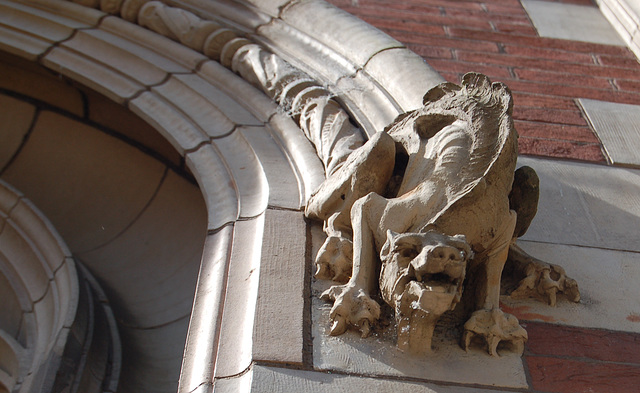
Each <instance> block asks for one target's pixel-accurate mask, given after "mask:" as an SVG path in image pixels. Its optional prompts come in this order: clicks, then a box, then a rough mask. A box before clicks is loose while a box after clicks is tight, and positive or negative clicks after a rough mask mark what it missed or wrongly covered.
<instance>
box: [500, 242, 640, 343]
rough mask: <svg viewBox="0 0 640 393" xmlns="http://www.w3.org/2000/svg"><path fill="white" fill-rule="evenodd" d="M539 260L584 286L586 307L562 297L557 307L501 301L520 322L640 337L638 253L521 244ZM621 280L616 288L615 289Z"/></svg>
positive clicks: (534, 302)
mask: <svg viewBox="0 0 640 393" xmlns="http://www.w3.org/2000/svg"><path fill="white" fill-rule="evenodd" d="M518 243H519V244H521V246H522V248H524V249H525V250H526V251H528V252H531V253H532V254H535V255H536V256H538V257H539V258H541V259H543V260H545V261H549V262H551V263H555V264H558V265H562V266H563V267H564V268H565V269H566V270H567V271H568V272H571V275H572V276H573V278H575V279H576V280H577V281H578V282H579V283H580V295H581V301H580V303H573V302H569V301H567V300H566V299H564V298H563V297H561V296H558V303H557V305H556V307H548V306H546V305H545V304H544V303H541V302H536V301H532V300H515V299H511V298H509V297H506V296H502V297H501V303H502V304H503V307H502V308H503V309H504V310H505V311H506V312H509V313H512V314H513V315H515V316H516V317H518V318H519V319H520V320H534V321H542V322H550V323H558V324H564V325H570V326H581V327H590V328H600V329H610V330H618V331H626V332H636V333H640V324H639V323H638V322H636V318H634V315H638V314H640V309H639V308H638V303H637V301H636V299H638V298H639V297H640V288H638V285H637V277H640V266H639V264H638V253H637V252H625V251H616V250H610V249H600V248H594V247H581V246H575V245H561V244H549V243H539V242H527V241H522V240H519V241H518ZM613 282H615V283H616V285H611V283H613Z"/></svg>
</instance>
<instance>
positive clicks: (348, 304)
mask: <svg viewBox="0 0 640 393" xmlns="http://www.w3.org/2000/svg"><path fill="white" fill-rule="evenodd" d="M320 298H321V299H323V300H333V301H334V304H333V307H332V308H331V313H330V314H329V316H330V317H331V319H332V321H333V323H332V325H331V330H330V333H329V334H331V335H332V336H339V335H341V334H343V333H344V332H345V331H347V329H348V328H349V327H353V328H356V329H357V330H359V331H360V333H361V335H362V337H363V338H364V337H368V336H369V334H371V325H372V324H373V323H375V321H377V320H378V319H379V318H380V305H379V304H378V303H377V302H376V301H375V300H373V299H371V298H370V297H369V295H368V294H366V293H365V291H364V290H363V289H360V288H358V287H356V286H354V285H350V284H346V285H334V286H332V287H331V288H329V289H328V290H326V291H325V292H324V293H322V295H321V296H320Z"/></svg>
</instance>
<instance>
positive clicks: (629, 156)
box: [578, 98, 640, 167]
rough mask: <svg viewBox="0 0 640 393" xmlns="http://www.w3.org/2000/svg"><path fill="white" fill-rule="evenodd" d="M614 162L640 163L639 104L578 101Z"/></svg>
mask: <svg viewBox="0 0 640 393" xmlns="http://www.w3.org/2000/svg"><path fill="white" fill-rule="evenodd" d="M578 102H579V103H580V105H581V106H582V108H583V109H584V112H585V114H586V115H587V118H588V119H589V122H591V125H592V126H593V129H594V131H595V132H596V134H597V135H598V137H599V138H600V140H601V141H602V145H603V147H604V150H605V151H606V152H607V155H608V156H609V159H610V160H611V162H612V163H613V164H614V165H621V166H635V167H638V166H640V105H629V104H617V103H614V102H604V101H596V100H587V99H584V98H580V99H579V100H578Z"/></svg>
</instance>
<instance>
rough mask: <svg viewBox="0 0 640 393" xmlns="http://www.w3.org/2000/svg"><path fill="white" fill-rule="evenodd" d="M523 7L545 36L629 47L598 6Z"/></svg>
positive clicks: (527, 3)
mask: <svg viewBox="0 0 640 393" xmlns="http://www.w3.org/2000/svg"><path fill="white" fill-rule="evenodd" d="M522 5H523V6H524V8H525V10H526V11H527V13H528V14H529V17H530V18H531V20H532V21H533V24H534V26H535V27H536V29H537V30H538V34H540V36H542V37H549V38H560V39H565V40H573V41H584V42H592V43H596V44H605V45H619V46H625V43H624V41H623V40H622V39H621V38H620V36H619V35H618V33H617V32H616V31H615V29H614V28H613V27H612V26H611V25H610V24H609V22H608V21H607V20H606V19H605V18H604V16H603V15H602V14H601V13H600V10H599V9H598V8H597V7H591V6H583V5H575V4H565V3H554V2H550V1H539V0H522Z"/></svg>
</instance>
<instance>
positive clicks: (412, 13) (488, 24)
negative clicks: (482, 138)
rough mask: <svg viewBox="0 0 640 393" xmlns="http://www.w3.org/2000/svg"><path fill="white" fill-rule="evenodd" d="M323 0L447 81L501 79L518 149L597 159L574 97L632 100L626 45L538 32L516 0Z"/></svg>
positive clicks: (638, 75)
mask: <svg viewBox="0 0 640 393" xmlns="http://www.w3.org/2000/svg"><path fill="white" fill-rule="evenodd" d="M330 2H332V3H333V4H335V5H337V6H339V7H341V8H343V9H344V10H346V11H348V12H351V13H353V14H354V15H356V16H358V17H360V18H362V19H363V20H365V21H366V22H368V23H370V24H372V25H374V26H376V27H378V28H380V29H381V30H383V31H385V32H386V33H388V34H389V35H391V36H392V37H394V38H396V39H397V40H399V41H400V42H403V43H404V44H405V45H407V47H408V48H409V49H411V50H412V51H414V52H416V53H417V54H419V55H420V56H422V57H423V58H425V59H426V60H427V62H428V63H429V64H430V65H431V66H432V67H434V68H435V69H436V70H437V71H438V72H440V74H441V75H442V76H443V77H444V78H445V79H447V80H449V81H452V82H459V81H460V77H461V76H462V75H463V74H464V73H466V72H469V71H477V72H482V73H484V74H486V75H488V76H489V77H490V78H491V79H492V80H494V81H502V82H505V83H506V84H507V85H508V86H509V87H510V89H511V90H512V91H513V93H514V103H515V113H514V117H515V119H516V120H519V121H516V126H517V127H518V130H519V132H520V134H521V136H522V137H521V138H520V143H519V145H520V153H521V154H532V155H541V156H551V157H563V158H569V159H576V160H586V161H595V162H600V163H605V158H604V155H603V154H602V152H601V149H602V147H601V146H600V144H599V142H598V139H597V138H596V137H595V135H593V132H591V131H590V129H589V128H588V127H587V122H586V120H585V119H584V116H583V114H582V113H581V111H580V109H579V107H578V106H577V105H576V103H575V100H576V99H578V98H590V99H596V100H603V101H611V102H619V103H626V104H637V105H640V63H638V61H637V60H636V58H635V56H634V55H633V54H632V53H631V52H630V51H629V50H628V49H627V48H624V47H619V46H613V45H603V44H594V43H588V42H578V41H570V40H560V39H553V38H543V37H539V36H538V35H537V33H536V30H535V28H534V26H533V25H532V23H531V21H530V20H529V17H528V16H527V14H526V12H525V10H524V8H523V7H522V5H521V4H520V2H519V1H518V0H478V1H455V2H452V1H443V0H423V1H420V0H399V1H390V0H358V1H352V0H330ZM560 2H564V3H570V4H578V5H583V6H594V3H593V2H592V1H591V0H561V1H560ZM520 120H521V121H524V122H520ZM567 126H572V127H567Z"/></svg>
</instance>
